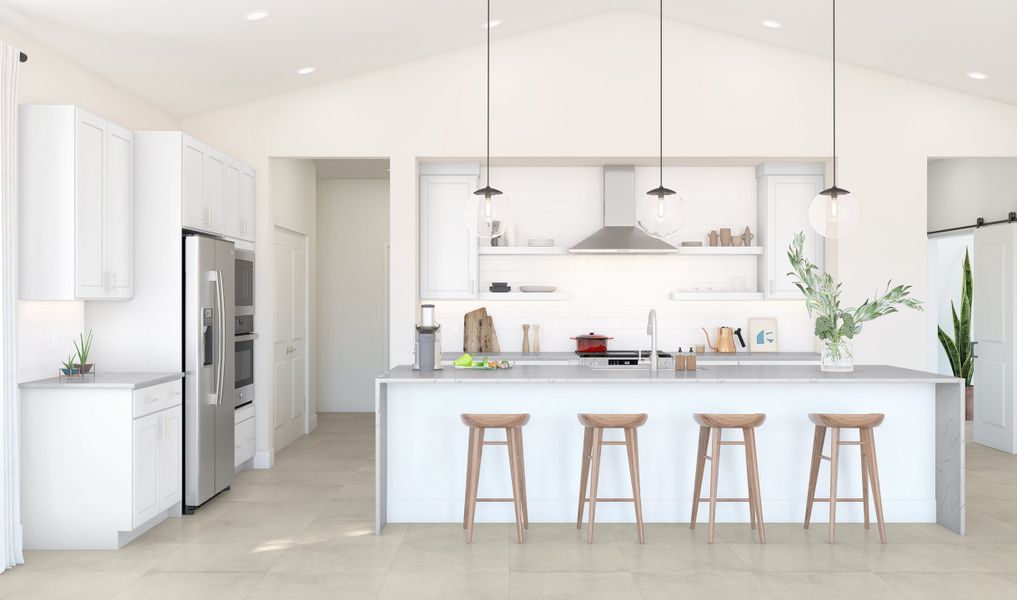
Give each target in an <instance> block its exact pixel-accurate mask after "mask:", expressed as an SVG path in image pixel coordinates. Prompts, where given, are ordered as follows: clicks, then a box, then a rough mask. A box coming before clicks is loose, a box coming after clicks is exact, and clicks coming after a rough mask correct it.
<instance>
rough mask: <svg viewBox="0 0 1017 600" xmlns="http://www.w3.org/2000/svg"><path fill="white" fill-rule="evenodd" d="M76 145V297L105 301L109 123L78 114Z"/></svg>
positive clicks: (106, 282) (106, 285) (85, 114)
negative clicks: (105, 230)
mask: <svg viewBox="0 0 1017 600" xmlns="http://www.w3.org/2000/svg"><path fill="white" fill-rule="evenodd" d="M76 115H77V116H76V122H75V141H74V146H75V148H74V159H75V160H74V162H75V165H74V170H75V174H74V175H75V190H74V191H75V201H74V246H75V248H74V256H73V257H71V256H68V257H66V258H67V260H74V281H75V296H77V297H78V298H82V299H87V298H105V297H106V294H107V287H108V279H107V276H106V270H105V268H104V266H103V262H104V256H103V254H104V248H103V229H104V223H103V221H104V217H103V198H104V196H105V190H106V181H105V178H106V169H105V166H104V165H105V162H106V121H104V120H102V119H100V118H98V117H95V116H93V115H90V114H88V113H86V112H83V111H77V112H76Z"/></svg>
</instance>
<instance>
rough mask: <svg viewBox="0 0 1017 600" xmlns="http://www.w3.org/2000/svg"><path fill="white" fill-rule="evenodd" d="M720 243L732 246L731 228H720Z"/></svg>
mask: <svg viewBox="0 0 1017 600" xmlns="http://www.w3.org/2000/svg"><path fill="white" fill-rule="evenodd" d="M720 245H721V246H730V245H731V228H730V227H723V228H721V230H720Z"/></svg>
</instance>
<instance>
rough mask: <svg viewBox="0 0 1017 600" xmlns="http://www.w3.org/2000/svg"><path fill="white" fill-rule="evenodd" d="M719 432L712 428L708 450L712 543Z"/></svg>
mask: <svg viewBox="0 0 1017 600" xmlns="http://www.w3.org/2000/svg"><path fill="white" fill-rule="evenodd" d="M720 432H721V430H720V429H719V428H717V427H714V428H712V433H713V449H712V450H711V452H710V535H709V539H710V543H711V544H712V543H713V531H714V528H715V525H716V521H717V479H718V476H719V475H720Z"/></svg>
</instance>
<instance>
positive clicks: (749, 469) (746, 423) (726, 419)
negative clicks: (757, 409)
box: [689, 413, 766, 544]
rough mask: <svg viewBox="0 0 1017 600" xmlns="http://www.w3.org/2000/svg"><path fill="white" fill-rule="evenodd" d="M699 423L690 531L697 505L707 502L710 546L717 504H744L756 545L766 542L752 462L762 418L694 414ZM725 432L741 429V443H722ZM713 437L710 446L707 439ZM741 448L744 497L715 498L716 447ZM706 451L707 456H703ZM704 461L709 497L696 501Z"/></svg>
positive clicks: (756, 463) (701, 487)
mask: <svg viewBox="0 0 1017 600" xmlns="http://www.w3.org/2000/svg"><path fill="white" fill-rule="evenodd" d="M692 418H693V419H695V421H696V423H698V424H699V452H698V455H697V456H696V480H695V487H694V488H693V492H692V494H693V496H692V519H691V521H690V523H689V526H690V528H692V529H695V528H696V517H697V516H698V514H699V503H700V502H709V503H710V533H709V541H710V543H711V544H712V543H713V539H714V529H715V526H716V517H717V503H718V502H747V503H748V505H749V523H750V525H751V527H752V528H753V529H756V525H757V523H758V534H759V543H761V544H765V543H766V529H765V528H764V526H763V503H762V501H761V500H760V491H759V464H758V462H757V459H756V427H759V426H760V425H762V424H763V422H764V421H766V415H764V414H759V413H754V414H715V413H714V414H711V413H696V414H694V415H692ZM725 429H741V430H742V441H740V442H738V441H731V442H725V441H722V440H721V435H722V433H723V431H724V430H725ZM711 435H712V437H713V441H712V443H711V441H710V437H711ZM721 446H745V475H746V478H747V479H748V490H749V491H748V497H747V498H718V497H717V481H718V475H719V474H720V447H721ZM707 451H709V452H710V454H707ZM706 461H710V497H709V498H700V494H702V491H703V474H704V472H705V471H706Z"/></svg>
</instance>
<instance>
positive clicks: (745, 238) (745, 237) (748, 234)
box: [742, 225, 756, 246]
mask: <svg viewBox="0 0 1017 600" xmlns="http://www.w3.org/2000/svg"><path fill="white" fill-rule="evenodd" d="M754 237H756V236H754V235H752V230H751V229H749V227H748V226H747V225H746V226H745V233H743V234H742V243H743V244H745V245H746V246H751V245H752V238H754Z"/></svg>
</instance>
